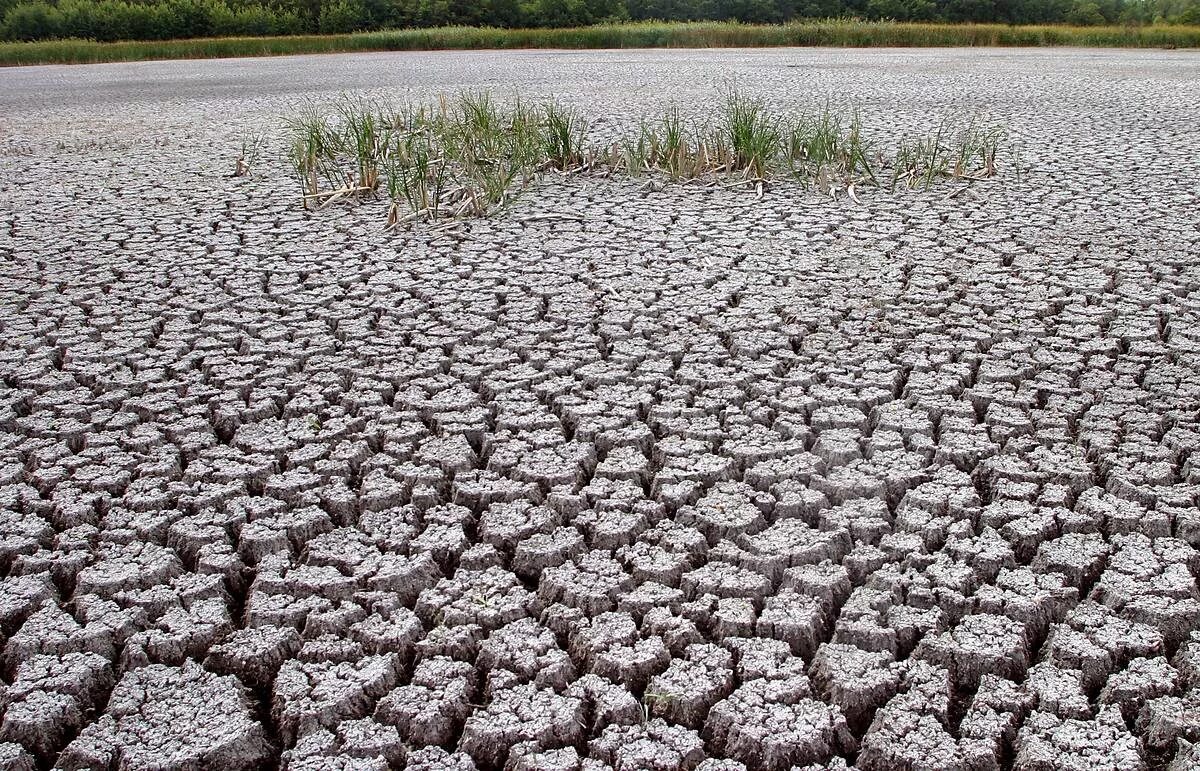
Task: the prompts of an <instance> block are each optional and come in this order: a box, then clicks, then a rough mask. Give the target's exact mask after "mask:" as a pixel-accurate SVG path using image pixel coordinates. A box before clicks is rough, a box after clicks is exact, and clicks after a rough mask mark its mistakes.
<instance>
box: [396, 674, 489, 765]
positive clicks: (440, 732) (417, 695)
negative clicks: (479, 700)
mask: <svg viewBox="0 0 1200 771" xmlns="http://www.w3.org/2000/svg"><path fill="white" fill-rule="evenodd" d="M478 679H479V678H478V675H477V673H476V672H475V668H474V667H473V666H471V665H470V664H468V663H466V662H464V661H453V660H451V659H448V658H444V657H437V658H430V659H426V660H424V661H422V662H421V663H420V664H418V665H417V667H416V669H415V670H414V671H413V676H412V682H411V683H410V684H409V685H402V686H400V687H398V688H395V689H393V690H392V691H391V692H390V693H388V694H387V695H386V696H384V697H383V698H382V699H380V700H379V703H378V704H377V705H376V707H375V713H374V717H375V720H376V721H378V722H380V723H383V724H386V725H390V726H395V727H396V729H397V730H398V731H399V734H400V736H401V738H403V739H404V740H405V741H406V742H409V743H410V744H412V745H413V746H423V745H440V744H445V743H447V742H449V741H450V740H451V739H453V738H454V737H455V736H457V735H458V734H459V733H460V732H461V730H462V725H463V721H465V720H466V718H467V716H469V715H470V714H471V711H472V703H473V702H474V701H475V699H476V697H477V695H478V690H479V688H478Z"/></svg>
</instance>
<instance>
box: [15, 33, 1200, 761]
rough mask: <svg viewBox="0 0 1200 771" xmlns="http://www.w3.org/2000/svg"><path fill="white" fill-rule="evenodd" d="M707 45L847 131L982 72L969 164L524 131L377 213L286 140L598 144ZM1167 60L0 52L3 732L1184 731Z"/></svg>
mask: <svg viewBox="0 0 1200 771" xmlns="http://www.w3.org/2000/svg"><path fill="white" fill-rule="evenodd" d="M730 84H735V85H736V87H737V88H738V89H739V90H741V91H742V92H744V93H748V94H753V95H756V96H760V97H762V98H763V99H765V100H768V101H769V102H770V103H771V104H772V105H775V106H777V107H779V108H780V109H786V108H787V106H788V105H791V104H814V103H824V102H829V103H834V104H837V105H840V106H845V107H847V108H850V109H855V110H857V112H858V113H859V115H860V117H861V119H862V122H863V125H864V129H865V130H866V131H867V132H868V133H871V132H874V135H875V136H878V137H889V136H898V135H902V134H904V133H906V132H909V131H911V132H913V133H920V132H928V131H930V130H932V129H935V128H936V126H937V125H938V124H939V122H940V121H941V119H942V118H944V117H947V116H956V117H963V116H966V117H972V116H976V115H977V116H980V117H981V118H984V119H986V120H988V121H990V122H993V123H997V124H1000V125H1003V126H1004V127H1005V131H1006V137H1007V142H1006V145H1005V146H1004V150H1003V152H1002V154H1001V155H1000V157H999V159H998V165H999V166H1000V173H999V174H998V175H997V176H996V177H994V178H992V179H988V180H985V181H981V182H977V183H973V184H970V185H966V184H961V183H946V184H943V185H935V186H931V187H929V188H917V189H912V190H908V189H901V190H898V191H895V192H889V191H885V190H881V189H875V188H864V189H862V190H860V191H858V193H857V194H856V196H855V197H854V198H851V197H849V196H846V195H842V196H839V197H836V198H831V197H830V196H828V195H822V194H821V193H819V192H817V191H813V190H805V189H802V188H801V187H800V186H798V185H795V184H791V183H787V182H784V181H779V182H778V183H777V184H771V185H768V186H767V189H766V190H765V191H764V192H763V194H762V195H761V196H759V195H756V194H755V193H753V192H750V191H747V190H744V189H737V188H732V187H727V186H725V185H720V184H718V185H713V186H711V187H704V186H700V185H671V184H662V185H655V186H647V185H646V184H645V181H644V180H621V179H603V178H600V177H599V176H598V175H588V174H579V175H572V176H570V177H561V176H558V175H555V174H552V173H551V174H547V175H546V177H545V179H543V180H542V181H541V182H539V183H537V184H536V185H534V186H533V187H532V188H531V189H529V190H527V191H526V192H525V193H524V194H523V195H522V196H521V197H520V198H519V199H518V200H517V201H516V202H515V204H514V205H513V206H512V207H511V208H510V209H508V210H505V211H502V212H500V213H498V214H496V215H494V216H492V217H489V218H486V219H467V220H463V221H461V222H457V223H449V224H450V226H449V227H444V226H442V225H434V226H428V225H425V224H423V223H422V224H418V225H417V226H415V227H413V228H412V229H408V230H406V229H396V230H393V231H389V232H385V231H384V228H383V225H384V212H385V209H386V206H385V204H384V203H383V202H364V203H361V204H356V205H346V206H331V207H328V208H326V209H323V210H321V211H305V210H304V209H303V208H302V207H301V206H300V196H301V190H300V186H299V184H298V183H297V182H296V181H295V180H294V179H292V178H291V176H290V170H289V167H288V165H287V163H286V160H285V159H284V155H285V150H286V147H285V134H286V132H285V131H284V129H283V128H282V124H283V121H284V120H285V119H286V118H288V117H289V116H292V115H294V114H295V113H296V112H297V111H298V110H300V109H302V108H303V107H304V106H305V105H306V104H310V103H312V101H313V100H316V101H328V100H331V99H335V98H337V97H339V96H340V95H342V94H346V93H353V94H357V95H362V96H365V97H369V98H371V99H376V100H384V99H395V100H397V101H403V100H409V99H429V98H435V97H436V96H437V95H439V94H448V93H455V92H458V91H461V90H464V89H466V90H481V89H486V90H489V91H490V92H492V93H494V94H496V95H497V96H499V97H503V96H504V95H505V94H516V93H520V94H521V95H522V96H523V97H529V98H534V99H537V98H551V97H552V98H555V99H557V100H559V101H560V102H563V103H565V104H569V105H572V106H574V107H575V108H577V109H578V110H579V111H580V112H581V113H582V114H583V115H585V116H586V117H587V118H588V119H589V120H590V121H591V123H592V125H593V127H594V130H595V131H597V132H601V133H602V132H604V131H606V130H608V129H606V127H609V128H613V129H614V130H615V127H618V126H626V125H631V124H632V123H633V122H635V121H636V120H637V119H638V117H639V116H641V115H643V114H646V113H651V112H653V111H655V110H658V109H661V107H663V106H664V105H667V104H675V105H678V106H679V107H680V109H681V111H682V112H683V113H684V114H685V115H688V114H691V115H700V114H703V113H704V112H705V109H704V108H706V107H707V106H710V105H711V104H713V103H714V102H716V101H717V100H718V99H719V94H720V92H721V89H723V88H727V87H729V85H730ZM1197 101H1200V57H1198V56H1197V55H1195V54H1191V53H1185V52H1177V51H1176V52H1171V51H1137V52H1115V51H1094V50H1070V51H1063V50H1024V49H1020V50H968V49H953V50H936V51H929V50H866V51H843V50H834V49H804V50H798V49H776V50H756V51H738V50H732V51H619V52H604V51H601V52H506V53H495V52H490V53H489V52H471V53H461V52H454V53H450V52H445V53H412V54H362V55H329V56H318V57H284V58H278V59H262V60H214V61H204V62H155V63H140V64H119V65H118V64H114V65H94V66H78V67H32V68H15V69H7V70H3V71H0V142H2V144H0V178H2V179H3V184H0V274H2V275H3V278H0V332H2V334H0V383H2V385H0V429H2V432H3V433H2V436H0V439H2V446H3V456H2V462H0V509H2V512H3V514H2V519H0V547H2V548H0V568H2V571H3V573H2V574H3V576H4V579H3V583H2V584H0V596H2V597H3V601H2V602H0V635H2V639H3V643H4V648H3V665H4V670H3V676H4V682H5V683H6V692H5V695H4V704H5V707H4V712H3V717H2V719H0V742H2V743H0V753H2V754H3V756H4V757H6V762H8V763H10V764H12V767H14V768H21V767H36V766H38V765H39V764H42V765H45V764H54V763H58V764H60V765H61V766H62V767H65V768H108V767H113V766H119V767H128V768H140V767H149V766H151V765H154V766H155V767H158V768H162V767H171V768H180V769H185V768H206V767H214V766H220V767H226V768H256V767H261V766H264V765H265V766H270V765H274V764H279V765H280V766H281V767H284V768H296V769H300V768H335V767H338V768H350V767H354V768H358V767H362V768H386V767H388V766H392V767H403V766H405V765H407V767H410V768H430V769H433V768H438V769H448V768H456V769H457V768H464V769H465V768H472V767H479V768H501V767H508V768H517V769H551V768H553V769H559V768H562V769H583V768H588V769H603V768H616V769H645V768H654V769H677V768H679V769H692V768H703V769H705V771H713V770H715V769H737V768H742V767H743V766H745V767H748V768H753V769H757V768H769V769H788V768H792V767H793V766H798V767H806V766H813V767H817V768H829V767H833V768H836V767H842V766H843V765H850V766H856V767H858V768H863V769H891V768H929V769H942V768H979V769H983V768H994V767H1001V768H1008V767H1014V768H1020V769H1042V768H1083V767H1089V768H1097V769H1099V768H1122V769H1124V768H1142V767H1167V766H1169V765H1170V764H1174V766H1173V767H1174V768H1180V769H1182V768H1190V767H1194V766H1195V765H1196V764H1197V763H1200V747H1198V748H1193V747H1192V745H1191V744H1190V742H1192V741H1196V740H1200V734H1198V733H1197V727H1196V726H1197V725H1198V724H1200V721H1198V720H1197V719H1196V715H1197V714H1198V711H1200V634H1197V630H1198V629H1200V591H1198V589H1197V584H1196V578H1197V575H1198V574H1200V553H1198V552H1197V551H1196V549H1197V548H1198V547H1200V513H1198V512H1197V505H1198V504H1200V467H1198V466H1197V465H1196V464H1197V462H1198V461H1197V457H1198V456H1197V455H1196V452H1197V450H1200V414H1198V411H1200V374H1198V373H1200V219H1198V215H1197V211H1200V167H1197V164H1196V162H1195V156H1194V148H1195V147H1196V146H1198V145H1200V125H1198V124H1197V122H1196V120H1195V107H1194V105H1195V104H1196V103H1197ZM260 134H261V135H262V136H263V137H264V140H263V142H262V145H261V149H260V150H259V152H258V153H257V154H256V155H255V157H254V159H253V160H252V161H251V163H250V174H249V175H247V176H241V177H233V176H231V174H232V172H233V171H234V169H235V165H236V161H237V159H238V157H239V155H240V154H241V149H242V145H243V143H244V142H245V140H246V138H247V137H248V136H257V135H260ZM1018 171H1019V173H1018ZM855 199H857V200H855ZM168 759H169V760H168ZM164 764H166V765H165V766H164ZM738 764H742V765H738Z"/></svg>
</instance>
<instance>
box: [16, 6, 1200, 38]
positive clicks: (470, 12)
mask: <svg viewBox="0 0 1200 771" xmlns="http://www.w3.org/2000/svg"><path fill="white" fill-rule="evenodd" d="M829 18H856V19H864V20H884V19H886V20H894V21H902V22H905V21H911V22H937V23H953V24H960V23H975V24H979V23H998V24H1006V25H1028V24H1069V25H1074V26H1102V25H1120V26H1142V25H1148V24H1200V0H0V20H2V21H0V39H4V40H12V41H35V40H52V39H64V38H78V39H88V40H96V41H116V40H172V39H180V38H202V37H223V36H268V35H299V34H318V33H319V34H336V33H347V32H358V31H370V30H381V29H401V28H431V27H446V26H472V27H495V28H500V29H516V28H564V27H582V26H587V25H592V24H601V23H602V24H610V23H616V22H623V21H642V20H651V19H653V20H659V21H700V20H712V21H736V22H742V23H749V24H780V23H786V22H791V21H796V20H805V19H829Z"/></svg>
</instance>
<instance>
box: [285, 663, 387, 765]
mask: <svg viewBox="0 0 1200 771" xmlns="http://www.w3.org/2000/svg"><path fill="white" fill-rule="evenodd" d="M398 667H399V663H398V662H397V660H396V657H395V656H394V655H392V654H387V655H383V656H365V657H362V658H360V659H358V660H357V661H343V662H335V661H313V662H304V661H299V660H295V659H293V660H291V661H288V662H286V663H285V664H284V665H283V667H282V668H281V669H280V670H279V674H278V675H276V677H275V684H274V687H273V688H272V693H271V713H272V716H273V718H274V720H275V722H276V724H277V725H278V726H279V731H280V734H281V737H282V740H283V742H284V744H285V746H289V747H290V746H292V745H293V744H294V743H295V742H296V740H297V739H299V738H301V737H303V736H304V735H305V734H307V733H309V732H310V731H313V730H316V729H317V728H319V727H324V728H331V727H333V726H335V725H336V724H337V723H338V722H340V721H342V720H346V719H351V718H358V717H363V716H364V715H367V714H369V713H370V712H371V710H372V708H373V707H374V706H375V702H376V700H377V699H379V697H381V696H383V695H384V694H385V693H387V692H388V691H389V690H391V688H392V686H393V685H394V684H395V682H396V678H397V675H398V671H397V670H398Z"/></svg>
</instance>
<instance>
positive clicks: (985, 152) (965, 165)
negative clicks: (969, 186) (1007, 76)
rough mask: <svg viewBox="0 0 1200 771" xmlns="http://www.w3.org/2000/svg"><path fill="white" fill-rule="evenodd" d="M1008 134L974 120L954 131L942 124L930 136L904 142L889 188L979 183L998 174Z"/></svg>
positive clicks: (893, 165) (897, 155)
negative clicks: (947, 181) (946, 182)
mask: <svg viewBox="0 0 1200 771" xmlns="http://www.w3.org/2000/svg"><path fill="white" fill-rule="evenodd" d="M1003 136H1004V132H1003V131H1002V130H1001V129H999V128H997V127H982V126H980V125H979V124H978V123H977V122H976V121H974V120H973V121H971V122H970V123H969V124H967V125H966V126H965V127H963V128H962V129H959V130H954V129H953V127H952V126H951V125H950V124H948V123H947V122H946V121H942V122H941V123H940V124H939V125H938V128H937V131H936V132H935V133H934V134H932V135H930V136H926V137H918V138H916V139H911V140H909V139H906V140H904V141H902V142H901V143H900V146H899V148H897V150H896V155H895V158H894V160H893V161H892V164H891V165H892V174H891V180H890V184H889V189H891V190H893V191H894V190H895V189H896V188H897V187H899V186H905V187H910V188H912V187H926V188H927V187H929V186H930V185H932V184H933V183H934V182H936V181H938V180H941V179H956V180H968V181H977V180H982V179H987V178H988V177H992V176H995V174H996V171H997V169H996V153H997V151H998V148H999V146H1000V142H1001V140H1002V139H1003Z"/></svg>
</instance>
